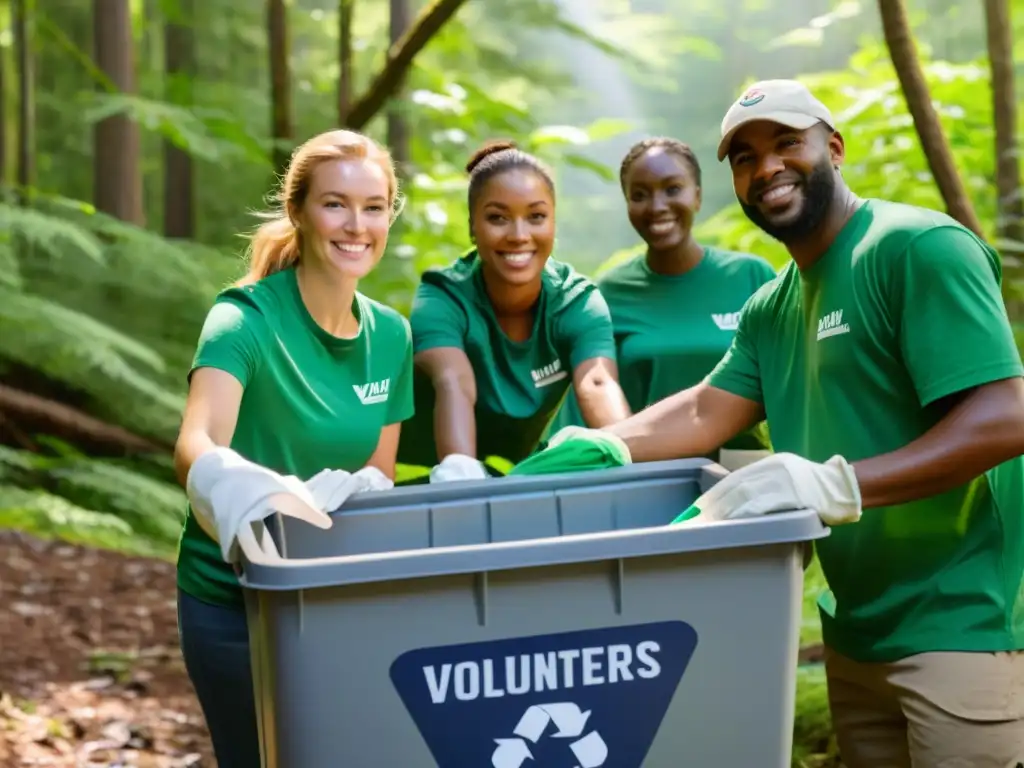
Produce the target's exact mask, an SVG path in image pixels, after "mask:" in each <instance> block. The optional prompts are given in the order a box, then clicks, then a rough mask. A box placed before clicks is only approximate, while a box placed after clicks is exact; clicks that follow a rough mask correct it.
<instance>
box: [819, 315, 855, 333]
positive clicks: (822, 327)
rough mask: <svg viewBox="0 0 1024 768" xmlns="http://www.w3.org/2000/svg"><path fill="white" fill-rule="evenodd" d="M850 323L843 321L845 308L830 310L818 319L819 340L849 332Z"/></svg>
mask: <svg viewBox="0 0 1024 768" xmlns="http://www.w3.org/2000/svg"><path fill="white" fill-rule="evenodd" d="M849 332H850V324H849V323H844V322H843V310H841V309H837V310H836V311H835V312H829V313H828V314H827V315H825V316H824V317H823V318H821V320H819V321H818V341H821V340H822V339H827V338H828V337H829V336H838V335H839V334H841V333H849Z"/></svg>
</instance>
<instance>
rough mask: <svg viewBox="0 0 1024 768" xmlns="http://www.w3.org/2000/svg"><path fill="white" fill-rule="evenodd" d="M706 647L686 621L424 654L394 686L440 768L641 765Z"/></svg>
mask: <svg viewBox="0 0 1024 768" xmlns="http://www.w3.org/2000/svg"><path fill="white" fill-rule="evenodd" d="M696 647H697V633H696V631H695V630H694V629H693V627H691V626H690V625H689V624H686V623H685V622H682V621H667V622H658V623H653V624H636V625H632V626H626V627H608V628H604V629H592V630H583V631H579V632H564V633H559V634H552V635H533V636H531V637H517V638H509V639H506V640H493V641H488V642H481V643H467V644H464V645H448V646H440V647H436V648H420V649H417V650H413V651H408V652H407V653H404V654H402V655H401V656H399V657H398V658H397V659H396V660H395V662H394V663H393V664H392V665H391V682H392V683H393V684H394V686H395V689H396V690H397V691H398V695H399V696H400V697H401V699H402V702H403V703H404V704H405V707H406V709H407V710H408V711H409V714H410V715H411V716H412V718H413V720H414V721H415V723H416V727H417V728H418V729H419V732H420V734H421V735H422V736H423V739H424V740H425V741H426V743H427V746H428V747H429V749H430V752H431V754H433V756H434V760H436V761H437V764H438V766H439V768H487V766H491V767H492V768H521V766H524V765H527V764H530V765H531V766H533V768H601V766H606V767H607V768H611V766H615V768H640V766H641V765H642V764H643V761H644V757H646V755H647V752H648V751H649V750H650V748H651V744H652V743H653V742H654V738H655V736H656V735H657V733H658V729H659V728H660V727H661V722H662V719H663V718H664V717H665V712H666V711H667V710H668V707H669V704H670V703H671V701H672V697H673V695H674V694H675V691H676V688H677V687H678V686H679V681H680V680H681V679H682V677H683V673H684V672H685V671H686V667H687V665H688V664H689V663H690V659H691V657H692V656H693V652H694V650H695V648H696Z"/></svg>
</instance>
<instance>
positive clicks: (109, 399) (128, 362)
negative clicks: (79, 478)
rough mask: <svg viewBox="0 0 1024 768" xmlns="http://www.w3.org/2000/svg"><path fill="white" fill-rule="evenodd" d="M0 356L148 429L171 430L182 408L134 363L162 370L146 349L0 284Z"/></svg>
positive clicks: (180, 399) (104, 327)
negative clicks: (90, 397)
mask: <svg viewBox="0 0 1024 768" xmlns="http://www.w3.org/2000/svg"><path fill="white" fill-rule="evenodd" d="M0 357H4V358H7V359H8V360H13V361H15V362H18V363H21V364H22V365H25V366H28V367H30V368H34V369H36V370H39V371H41V372H42V373H44V374H45V375H46V376H47V377H49V378H51V379H54V380H56V381H59V382H62V383H64V384H66V385H68V386H70V387H72V388H73V389H76V390H78V391H81V392H85V393H87V394H89V395H91V396H92V397H93V398H95V399H96V401H98V402H99V403H105V406H103V407H101V408H100V409H99V410H101V411H102V412H103V413H104V414H107V415H113V416H115V417H116V420H117V421H118V422H119V423H121V424H123V425H124V426H126V427H128V428H135V429H138V430H140V431H143V432H147V433H150V434H167V433H169V432H170V431H173V430H174V429H175V426H176V424H177V423H178V419H179V415H180V413H181V410H182V408H183V407H184V398H183V396H182V395H181V393H175V392H171V391H169V390H167V389H166V388H164V387H163V386H162V385H161V384H159V383H157V382H156V381H154V380H153V379H152V378H151V377H148V376H146V375H145V374H144V373H142V372H141V371H140V370H139V367H140V366H141V367H143V368H149V369H150V370H152V371H156V372H162V371H163V370H164V366H165V364H164V361H163V359H162V358H161V357H160V355H158V354H157V353H155V352H154V351H153V350H152V349H150V348H148V347H146V346H145V345H143V344H141V343H140V342H137V341H135V340H134V339H132V338H130V337H129V336H126V335H125V334H123V333H120V332H119V331H116V330H114V329H113V328H111V327H110V326H107V325H104V324H102V323H100V322H98V321H96V320H94V319H93V318H91V317H89V316H88V315H85V314H83V313H81V312H77V311H75V310H71V309H68V308H67V307H63V306H61V305H59V304H56V303H54V302H52V301H48V300H47V299H44V298H41V297H39V296H32V295H29V294H25V293H20V292H17V291H12V290H10V289H5V288H2V287H0Z"/></svg>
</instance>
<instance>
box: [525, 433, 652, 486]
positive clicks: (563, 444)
mask: <svg viewBox="0 0 1024 768" xmlns="http://www.w3.org/2000/svg"><path fill="white" fill-rule="evenodd" d="M631 463H632V459H631V458H630V455H629V449H628V448H626V444H625V443H624V442H622V440H621V439H620V438H618V437H616V436H615V435H612V434H610V433H609V432H603V431H601V430H599V429H584V428H583V427H565V428H564V429H560V430H559V431H558V432H557V433H556V434H555V435H554V437H552V438H551V440H549V441H548V443H547V445H546V446H544V447H543V448H542V449H541V450H539V451H536V452H535V453H533V454H532V455H530V456H528V457H527V458H525V459H523V460H522V461H520V462H519V463H518V464H516V465H515V466H514V467H512V469H511V470H509V473H508V474H510V475H551V474H555V473H558V472H588V471H593V470H595V469H609V468H611V467H624V466H626V465H627V464H631Z"/></svg>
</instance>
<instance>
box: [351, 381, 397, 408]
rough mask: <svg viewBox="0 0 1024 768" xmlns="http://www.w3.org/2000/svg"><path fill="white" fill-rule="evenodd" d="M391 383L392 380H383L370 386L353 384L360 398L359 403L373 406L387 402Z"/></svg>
mask: <svg viewBox="0 0 1024 768" xmlns="http://www.w3.org/2000/svg"><path fill="white" fill-rule="evenodd" d="M390 383H391V379H381V380H380V381H374V382H371V383H369V384H353V385H352V389H354V390H355V391H356V395H358V396H359V401H360V402H361V403H362V404H363V405H373V404H374V403H384V402H387V399H388V385H389V384H390Z"/></svg>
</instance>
